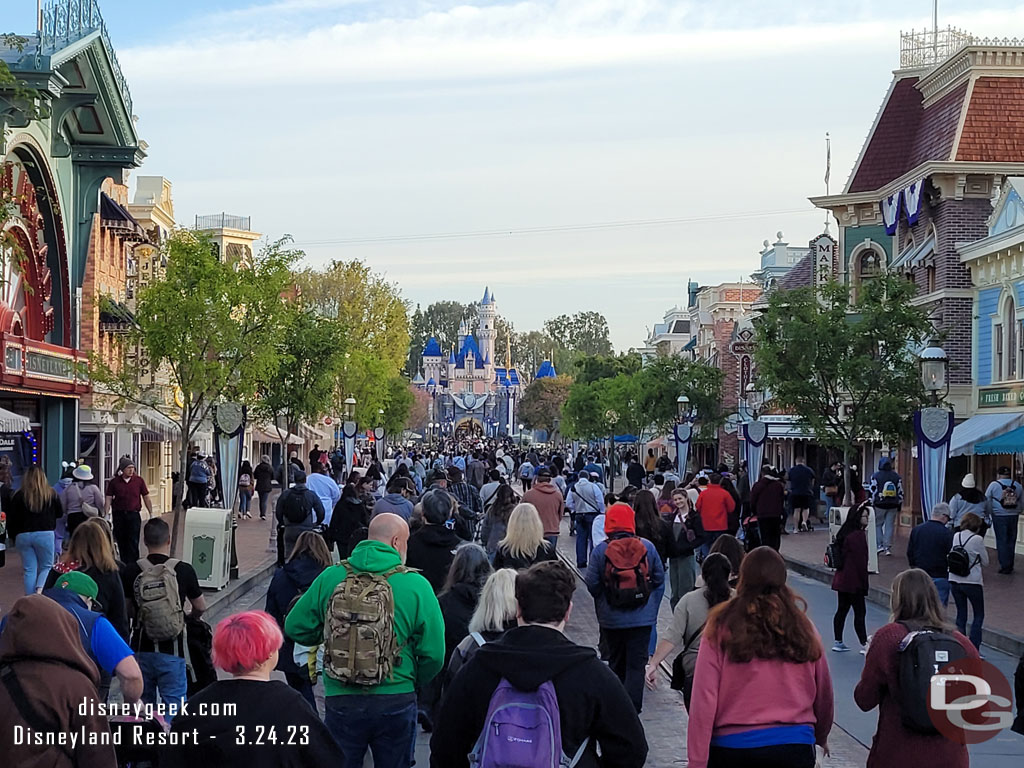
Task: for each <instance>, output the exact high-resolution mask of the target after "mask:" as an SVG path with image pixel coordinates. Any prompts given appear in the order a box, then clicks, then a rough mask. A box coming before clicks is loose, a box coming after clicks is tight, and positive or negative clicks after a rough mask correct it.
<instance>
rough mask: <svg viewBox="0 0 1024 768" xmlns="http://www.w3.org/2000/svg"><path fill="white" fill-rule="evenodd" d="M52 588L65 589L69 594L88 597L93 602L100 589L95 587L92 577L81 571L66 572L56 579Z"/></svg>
mask: <svg viewBox="0 0 1024 768" xmlns="http://www.w3.org/2000/svg"><path fill="white" fill-rule="evenodd" d="M54 587H56V588H57V589H66V590H68V591H69V592H74V593H75V594H76V595H81V596H82V597H88V598H89V599H90V600H95V599H96V596H97V595H99V593H100V588H99V587H98V586H97V585H96V582H95V581H94V580H93V578H92V576H90V575H89V574H87V573H82V572H81V571H68V572H67V573H65V574H64V575H62V576H61V577H60V578H59V579H57V581H56V582H55V583H54Z"/></svg>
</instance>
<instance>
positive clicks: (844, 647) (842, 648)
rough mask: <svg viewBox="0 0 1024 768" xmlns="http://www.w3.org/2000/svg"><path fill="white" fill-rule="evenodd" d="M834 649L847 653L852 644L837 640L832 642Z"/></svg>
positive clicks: (837, 651)
mask: <svg viewBox="0 0 1024 768" xmlns="http://www.w3.org/2000/svg"><path fill="white" fill-rule="evenodd" d="M832 650H833V651H834V652H835V653H846V652H847V651H848V650H850V646H848V645H847V644H846V643H842V642H839V641H836V642H835V643H833V644H832Z"/></svg>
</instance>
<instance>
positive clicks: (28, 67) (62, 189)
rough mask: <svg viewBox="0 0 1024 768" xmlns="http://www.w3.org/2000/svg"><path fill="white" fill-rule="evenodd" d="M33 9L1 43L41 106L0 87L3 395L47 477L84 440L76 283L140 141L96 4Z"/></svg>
mask: <svg viewBox="0 0 1024 768" xmlns="http://www.w3.org/2000/svg"><path fill="white" fill-rule="evenodd" d="M72 5H74V6H75V13H74V14H72V13H71V12H70V10H71V6H72ZM41 18H42V24H41V26H42V29H40V30H39V31H38V33H37V34H32V35H30V36H27V37H26V44H25V47H24V48H23V49H22V50H17V49H16V48H0V58H2V59H3V61H4V62H5V63H6V64H7V65H8V67H9V68H10V70H11V71H12V73H13V74H14V75H15V77H16V78H17V79H18V80H20V81H22V82H23V83H25V85H26V86H27V87H28V88H31V89H33V90H34V91H35V94H36V97H37V99H38V102H39V103H40V104H41V105H42V106H43V107H44V109H43V110H41V111H36V110H35V109H34V106H35V105H34V104H33V102H32V101H30V100H27V99H25V98H23V97H22V95H21V94H19V93H17V92H16V91H14V90H11V89H7V90H0V158H2V160H3V167H2V189H3V195H4V200H5V202H6V201H12V202H13V203H14V205H13V210H9V211H8V212H7V213H8V215H7V216H6V217H5V220H4V222H3V230H4V233H5V238H4V243H5V247H4V250H5V252H4V254H3V256H4V259H3V262H4V268H5V271H6V274H5V276H4V277H5V280H4V289H3V295H2V297H0V299H2V300H0V346H2V350H0V360H2V363H3V368H2V370H0V394H2V396H0V407H2V408H4V409H6V410H7V411H9V412H12V413H13V414H15V415H16V416H19V417H21V418H22V419H26V420H27V425H25V426H26V427H27V429H26V430H25V432H24V437H25V440H27V441H28V442H29V443H31V448H32V450H33V451H34V452H35V454H36V458H37V460H38V461H39V462H40V463H41V464H42V465H43V466H44V467H45V468H46V469H47V471H48V473H49V475H50V477H51V479H54V480H55V479H56V477H57V475H59V472H60V468H61V462H62V461H64V460H69V459H73V458H75V457H76V456H77V454H78V452H79V448H80V446H79V408H80V399H81V397H82V396H83V395H85V394H86V393H87V392H88V390H89V379H88V365H87V363H88V360H87V356H86V355H85V353H84V352H83V351H82V338H81V336H82V317H83V312H84V310H85V295H84V290H83V289H84V284H85V280H86V272H87V269H88V266H89V257H90V250H91V247H92V243H93V228H94V225H95V221H96V217H97V215H98V214H100V213H101V199H102V195H101V193H102V190H103V187H104V184H108V185H109V184H110V181H112V182H113V183H114V184H121V183H123V181H124V178H125V176H124V174H125V172H126V171H127V170H128V169H130V168H134V167H136V166H138V165H139V164H140V163H141V162H142V159H143V157H144V156H145V151H144V144H143V143H142V142H141V141H140V140H139V138H138V136H137V135H136V132H135V126H134V120H133V115H132V99H131V93H130V91H129V89H128V85H127V83H126V82H125V78H124V75H123V74H122V72H121V69H120V65H119V64H118V61H117V57H116V55H115V54H114V49H113V46H112V44H111V41H110V38H109V35H108V34H107V31H106V27H105V25H104V24H103V20H102V18H101V16H100V13H99V9H98V7H97V5H96V4H95V3H90V4H78V3H71V2H70V0H64V1H63V2H57V3H54V4H51V5H50V6H48V7H47V9H46V10H45V11H44V12H43V14H42V17H41ZM58 22H59V23H58ZM108 197H109V195H108ZM94 274H95V273H94ZM21 425H22V424H21V423H19V424H18V426H21ZM29 453H31V452H29Z"/></svg>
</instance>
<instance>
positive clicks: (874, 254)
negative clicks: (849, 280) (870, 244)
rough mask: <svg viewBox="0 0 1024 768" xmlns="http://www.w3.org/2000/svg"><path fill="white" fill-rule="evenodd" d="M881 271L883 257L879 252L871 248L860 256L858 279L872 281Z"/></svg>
mask: <svg viewBox="0 0 1024 768" xmlns="http://www.w3.org/2000/svg"><path fill="white" fill-rule="evenodd" d="M881 271H882V257H881V256H879V255H878V251H876V250H875V249H874V248H871V249H869V250H866V251H864V252H863V253H862V254H861V255H860V265H859V271H858V277H860V279H861V280H866V279H867V280H870V279H871V278H872V277H877V276H878V274H879V273H880V272H881Z"/></svg>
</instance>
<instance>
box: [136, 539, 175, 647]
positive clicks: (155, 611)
mask: <svg viewBox="0 0 1024 768" xmlns="http://www.w3.org/2000/svg"><path fill="white" fill-rule="evenodd" d="M179 562H181V561H180V560H175V559H174V558H171V559H169V560H167V562H165V563H160V564H158V565H155V564H153V563H152V562H150V561H149V559H148V558H145V557H143V558H140V559H139V561H138V564H139V568H141V569H142V573H140V574H139V575H138V576H137V577H136V579H135V608H136V611H137V616H138V620H139V625H140V626H141V627H142V631H143V632H145V634H146V637H148V638H149V639H150V640H152V641H153V642H154V643H162V642H165V641H167V640H173V639H175V638H176V637H178V635H180V634H181V633H182V630H184V629H185V611H184V609H183V608H182V605H181V595H180V594H179V592H178V577H177V575H176V574H175V573H174V568H175V566H177V565H178V563H179Z"/></svg>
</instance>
